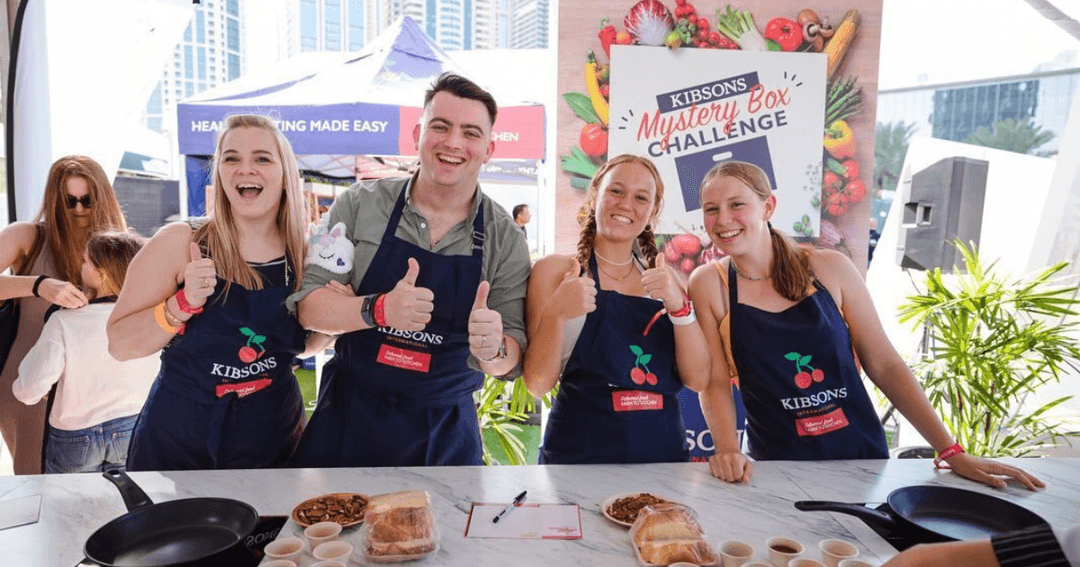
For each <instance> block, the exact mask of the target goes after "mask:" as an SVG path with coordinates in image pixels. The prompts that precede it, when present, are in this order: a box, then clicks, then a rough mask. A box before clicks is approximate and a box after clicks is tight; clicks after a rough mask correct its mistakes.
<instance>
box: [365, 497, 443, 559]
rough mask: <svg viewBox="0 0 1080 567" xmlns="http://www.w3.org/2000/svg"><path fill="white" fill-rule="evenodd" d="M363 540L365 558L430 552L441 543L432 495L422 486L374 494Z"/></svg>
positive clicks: (408, 556)
mask: <svg viewBox="0 0 1080 567" xmlns="http://www.w3.org/2000/svg"><path fill="white" fill-rule="evenodd" d="M360 541H361V549H360V550H361V553H362V554H363V556H364V559H365V560H366V562H371V563H396V562H400V561H413V560H416V559H420V558H423V557H426V556H428V555H430V554H431V553H433V552H434V551H435V550H437V549H438V545H439V537H438V532H437V531H436V529H435V521H434V518H433V516H432V513H431V497H430V496H429V495H428V493H427V492H425V491H422V490H409V491H403V492H390V493H387V494H379V495H376V496H372V497H371V501H370V502H368V506H367V510H366V511H365V513H364V525H363V526H362V527H361V537H360Z"/></svg>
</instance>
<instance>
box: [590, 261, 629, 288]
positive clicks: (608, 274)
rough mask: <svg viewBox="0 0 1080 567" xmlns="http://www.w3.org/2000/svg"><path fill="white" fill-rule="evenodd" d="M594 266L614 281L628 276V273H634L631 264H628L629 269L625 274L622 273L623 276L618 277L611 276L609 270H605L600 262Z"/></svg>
mask: <svg viewBox="0 0 1080 567" xmlns="http://www.w3.org/2000/svg"><path fill="white" fill-rule="evenodd" d="M632 259H633V258H631V260H632ZM629 263H630V262H627V264H629ZM622 265H624V266H625V265H626V264H622ZM596 267H597V268H600V271H601V272H604V274H605V275H607V277H609V278H611V279H613V280H615V281H617V282H621V281H623V280H625V279H626V278H628V277H630V274H632V273H634V267H633V266H630V271H628V272H626V273H625V274H623V276H622V277H621V278H620V277H617V276H613V275H611V272H608V271H607V270H605V269H604V267H603V266H601V265H600V264H597V265H596Z"/></svg>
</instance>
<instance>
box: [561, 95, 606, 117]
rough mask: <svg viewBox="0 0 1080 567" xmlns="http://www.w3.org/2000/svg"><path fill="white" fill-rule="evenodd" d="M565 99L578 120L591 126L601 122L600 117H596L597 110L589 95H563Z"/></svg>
mask: <svg viewBox="0 0 1080 567" xmlns="http://www.w3.org/2000/svg"><path fill="white" fill-rule="evenodd" d="M562 96H563V99H564V100H566V104H569V105H570V109H571V110H573V111H574V114H576V115H577V117H578V118H580V119H582V120H584V121H586V122H588V123H589V124H597V123H599V122H600V117H599V116H597V115H596V109H595V108H593V104H592V100H589V95H586V94H582V93H573V92H571V93H563V95H562Z"/></svg>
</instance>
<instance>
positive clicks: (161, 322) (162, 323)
mask: <svg viewBox="0 0 1080 567" xmlns="http://www.w3.org/2000/svg"><path fill="white" fill-rule="evenodd" d="M154 321H157V324H158V327H161V330H162V331H165V332H166V333H169V334H170V335H175V334H176V333H178V332H180V330H181V329H183V328H184V326H183V325H181V326H179V327H174V326H172V325H170V324H169V320H168V319H166V318H165V302H164V301H162V302H161V303H158V304H157V306H156V307H154Z"/></svg>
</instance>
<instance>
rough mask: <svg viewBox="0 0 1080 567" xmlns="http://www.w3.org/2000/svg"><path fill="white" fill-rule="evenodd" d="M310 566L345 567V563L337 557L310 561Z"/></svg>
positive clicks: (260, 566)
mask: <svg viewBox="0 0 1080 567" xmlns="http://www.w3.org/2000/svg"><path fill="white" fill-rule="evenodd" d="M259 567H265V566H264V565H259ZM311 567H347V566H346V565H345V563H344V562H343V561H338V560H337V559H331V560H329V561H320V562H318V563H312V564H311Z"/></svg>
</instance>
